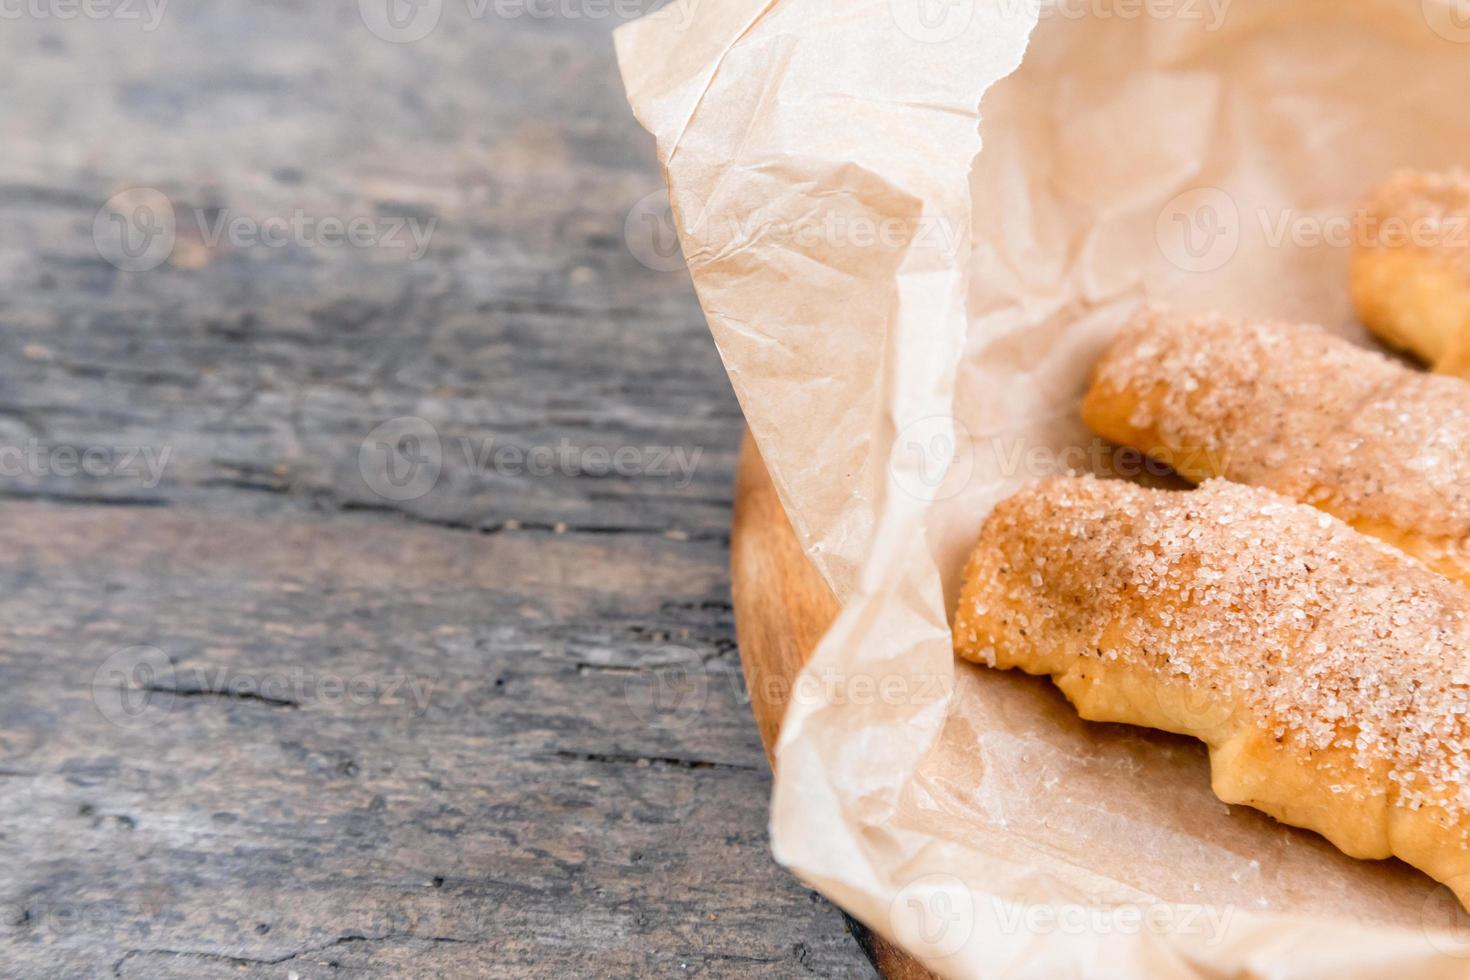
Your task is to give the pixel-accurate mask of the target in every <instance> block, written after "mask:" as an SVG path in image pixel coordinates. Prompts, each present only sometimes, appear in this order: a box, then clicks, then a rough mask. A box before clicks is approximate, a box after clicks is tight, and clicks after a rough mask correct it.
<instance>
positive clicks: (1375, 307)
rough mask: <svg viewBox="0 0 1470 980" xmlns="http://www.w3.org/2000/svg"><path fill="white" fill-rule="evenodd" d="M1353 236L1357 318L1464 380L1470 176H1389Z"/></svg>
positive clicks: (1468, 336) (1469, 365) (1469, 312)
mask: <svg viewBox="0 0 1470 980" xmlns="http://www.w3.org/2000/svg"><path fill="white" fill-rule="evenodd" d="M1355 238H1356V241H1355V242H1354V248H1353V258H1352V271H1351V277H1350V285H1351V290H1352V297H1353V305H1354V306H1356V307H1357V310H1358V316H1359V317H1360V318H1362V320H1363V322H1364V323H1365V324H1367V326H1368V328H1369V329H1370V330H1372V331H1373V332H1374V333H1375V334H1377V335H1378V336H1379V337H1380V338H1381V339H1382V340H1384V341H1385V342H1387V343H1389V344H1392V345H1393V346H1395V347H1400V348H1403V349H1405V350H1408V351H1411V352H1413V353H1414V354H1416V355H1417V356H1419V357H1420V358H1422V359H1423V360H1425V361H1427V362H1428V363H1430V364H1431V365H1433V366H1434V368H1435V370H1437V371H1441V372H1443V373H1446V374H1458V375H1461V376H1470V174H1467V173H1466V172H1465V171H1463V170H1452V171H1447V172H1444V173H1413V172H1404V173H1400V174H1398V175H1396V176H1394V177H1393V178H1392V179H1390V180H1388V181H1386V182H1385V183H1384V184H1382V185H1381V186H1380V187H1378V188H1377V189H1376V190H1375V191H1374V192H1373V194H1372V195H1371V196H1370V197H1369V198H1368V201H1367V203H1366V204H1365V205H1364V207H1363V213H1362V220H1361V221H1360V222H1359V228H1358V232H1357V234H1356V236H1355Z"/></svg>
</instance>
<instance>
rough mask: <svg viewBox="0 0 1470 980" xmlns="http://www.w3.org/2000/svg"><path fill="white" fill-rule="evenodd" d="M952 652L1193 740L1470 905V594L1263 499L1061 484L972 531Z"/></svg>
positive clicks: (1231, 490) (1215, 487)
mask: <svg viewBox="0 0 1470 980" xmlns="http://www.w3.org/2000/svg"><path fill="white" fill-rule="evenodd" d="M954 635H955V648H956V652H957V653H958V655H959V656H961V657H963V658H965V659H967V660H971V661H975V662H980V663H986V664H988V665H991V666H995V667H1000V668H1020V669H1022V670H1025V671H1027V672H1029V673H1035V674H1048V675H1050V676H1051V677H1052V678H1053V680H1055V681H1056V683H1057V684H1058V686H1059V687H1061V688H1062V690H1063V692H1064V693H1066V695H1067V696H1068V697H1069V698H1070V699H1071V700H1072V701H1073V703H1074V704H1075V705H1076V706H1077V708H1078V710H1079V712H1080V713H1081V714H1082V715H1083V716H1084V717H1087V718H1092V719H1096V720H1105V721H1120V722H1127V723H1132V724H1141V725H1146V726H1150V727H1155V728H1163V729H1167V730H1170V731H1176V732H1181V733H1184V734H1188V735H1193V736H1196V737H1198V738H1201V739H1203V740H1204V741H1205V742H1206V743H1208V745H1209V746H1210V755H1211V767H1212V780H1213V783H1214V787H1215V791H1216V793H1217V794H1218V795H1219V796H1220V797H1221V798H1222V799H1224V800H1226V801H1227V802H1235V803H1246V804H1249V805H1252V806H1255V807H1257V808H1259V809H1262V810H1264V811H1265V812H1267V813H1270V814H1272V815H1273V816H1276V817H1277V818H1278V819H1281V820H1283V821H1285V822H1288V823H1293V824H1296V825H1298V826H1304V827H1308V828H1311V829H1314V830H1317V831H1319V832H1320V833H1322V834H1324V835H1325V836H1326V837H1328V838H1329V839H1331V840H1332V841H1333V842H1334V843H1336V844H1337V845H1338V846H1339V847H1340V848H1342V849H1343V850H1344V851H1346V852H1347V853H1349V854H1352V855H1355V856H1359V857H1387V856H1389V855H1397V856H1399V857H1401V858H1403V859H1404V860H1406V861H1408V862H1410V863H1411V864H1414V865H1416V866H1418V867H1420V868H1422V869H1424V870H1425V871H1428V872H1429V873H1430V874H1431V875H1433V876H1435V877H1436V878H1439V879H1440V880H1441V881H1446V882H1450V883H1451V886H1452V887H1454V888H1455V889H1456V891H1457V892H1458V893H1460V894H1461V897H1462V899H1464V898H1466V897H1467V895H1470V889H1466V888H1465V887H1464V886H1465V885H1466V884H1470V878H1467V877H1464V876H1466V875H1470V849H1467V847H1466V841H1467V834H1470V592H1467V591H1466V590H1464V589H1463V588H1461V587H1459V586H1458V585H1456V584H1454V583H1452V582H1450V581H1448V580H1447V579H1445V578H1443V577H1441V576H1439V575H1437V574H1435V573H1433V572H1431V571H1429V570H1427V569H1425V568H1423V567H1422V566H1420V565H1419V564H1417V563H1416V562H1414V561H1412V560H1410V559H1408V558H1406V557H1405V556H1404V555H1403V554H1401V553H1400V552H1398V551H1397V550H1395V549H1394V548H1391V547H1389V546H1387V545H1384V544H1382V543H1381V542H1379V541H1376V540H1374V539H1372V538H1369V537H1366V536H1364V535H1362V534H1359V533H1357V532H1356V531H1354V530H1353V529H1352V528H1350V527H1348V526H1347V525H1346V524H1344V523H1343V522H1341V521H1339V520H1337V519H1335V518H1333V517H1331V516H1329V515H1327V514H1325V513H1323V512H1321V511H1320V510H1316V509H1314V508H1312V507H1308V506H1306V505H1303V504H1300V503H1297V502H1295V501H1292V500H1288V499H1287V498H1285V497H1283V496H1281V495H1279V494H1276V493H1272V492H1270V491H1267V490H1262V489H1257V488H1252V487H1247V486H1242V485H1239V484H1234V483H1229V482H1226V481H1223V480H1210V481H1207V482H1206V483H1204V484H1203V485H1201V486H1200V487H1199V488H1198V489H1197V490H1194V491H1189V492H1178V491H1162V490H1149V489H1145V488H1142V487H1138V486H1136V485H1133V484H1130V483H1126V482H1123V481H1116V480H1098V479H1095V478H1092V477H1069V478H1060V479H1056V480H1051V481H1048V482H1045V483H1042V484H1039V485H1036V486H1034V487H1031V488H1029V489H1026V490H1023V491H1022V492H1020V493H1018V494H1016V495H1015V496H1013V497H1011V498H1010V499H1008V500H1006V501H1004V502H1003V503H1001V504H1000V505H999V506H998V507H997V508H996V509H995V511H994V512H993V513H992V514H991V515H990V517H989V518H988V520H987V521H986V523H985V525H984V528H983V529H982V531H981V535H980V540H979V543H978V545H977V547H976V549H975V552H974V554H973V555H972V557H971V559H970V561H969V564H968V566H967V568H966V571H965V583H964V588H963V592H962V595H961V598H960V604H959V608H958V611H957V614H956V622H955V630H954Z"/></svg>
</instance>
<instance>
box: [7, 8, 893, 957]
mask: <svg viewBox="0 0 1470 980" xmlns="http://www.w3.org/2000/svg"><path fill="white" fill-rule="evenodd" d="M369 6H370V4H369ZM16 9H20V10H22V11H23V12H22V15H21V16H19V17H15V18H8V19H6V20H5V22H4V29H3V30H0V84H3V86H4V91H5V92H6V98H5V99H4V100H3V102H0V144H3V146H4V148H5V149H4V152H3V153H0V285H3V289H0V448H3V447H13V450H19V451H23V452H24V453H25V454H26V455H24V456H22V457H19V458H17V457H16V456H15V455H14V452H13V451H12V453H11V455H9V456H6V457H4V458H0V500H3V503H0V964H3V966H0V974H3V975H5V976H19V977H58V976H64V977H72V976H75V977H93V976H118V977H191V978H192V977H214V976H219V977H226V976H228V977H286V976H297V977H300V978H315V977H323V976H364V977H372V976H383V977H387V976H395V977H397V976H424V977H437V976H461V975H462V976H479V975H495V976H512V977H513V976H527V977H531V976H535V977H541V976H554V975H634V974H640V975H688V976H736V975H749V974H752V973H759V974H760V975H772V976H801V975H808V974H817V975H823V976H827V975H851V974H854V973H859V972H866V971H867V969H868V968H867V966H866V962H865V960H864V958H863V955H862V953H861V951H860V949H859V948H858V946H857V944H856V943H855V942H854V940H853V938H852V937H851V936H850V935H849V934H848V933H847V931H846V929H845V927H844V924H843V921H842V917H841V915H840V913H838V912H837V910H835V909H833V908H832V907H831V906H830V905H828V904H827V903H826V902H824V901H822V900H820V899H819V898H817V897H816V896H814V895H813V894H811V893H810V892H808V891H807V890H806V889H804V888H802V887H801V886H800V885H799V884H798V883H797V882H795V881H794V880H792V879H791V877H790V876H789V875H787V874H786V873H785V872H784V871H783V870H782V869H781V868H779V867H778V866H776V865H775V864H774V862H773V861H772V860H771V859H770V857H769V853H768V849H767V839H766V826H765V825H766V804H767V795H768V792H769V775H768V772H767V769H766V764H765V760H764V757H763V754H762V751H761V744H760V741H759V738H758V736H757V732H756V728H755V725H754V724H753V723H752V719H751V716H750V708H749V704H748V702H747V699H746V697H745V695H744V690H743V687H742V684H741V681H740V668H739V663H738V658H737V652H736V649H735V643H734V632H733V625H732V616H731V607H730V603H729V578H728V573H727V570H726V563H727V560H728V529H729V510H730V502H731V492H730V487H731V483H732V480H733V476H734V461H735V451H736V448H737V446H738V441H739V434H740V430H741V424H740V416H739V411H738V408H737V406H736V405H735V403H734V399H733V398H732V396H731V395H730V392H729V389H728V386H727V383H726V381H725V379H724V376H723V373H722V370H721V367H720V365H719V361H718V358H717V357H716V355H715V353H714V351H713V349H712V347H711V345H710V343H709V341H708V338H707V336H706V333H705V329H704V326H703V321H702V318H701V316H700V313H699V310H698V307H697V304H696V303H695V301H694V298H693V296H692V293H691V291H690V289H689V287H688V283H687V278H686V277H685V276H684V275H683V273H682V272H679V271H672V272H660V271H658V270H656V269H650V268H648V267H647V265H645V264H644V263H643V262H640V261H639V260H638V258H637V256H638V255H643V256H644V258H645V259H647V258H648V255H649V253H648V252H647V249H649V248H653V247H654V246H656V245H658V244H659V243H658V242H656V241H652V240H647V241H639V240H636V239H637V236H638V235H640V234H650V235H652V234H654V233H656V232H657V230H658V229H657V228H650V227H646V226H644V225H642V224H641V223H640V221H637V220H635V221H634V222H632V224H631V226H630V227H631V228H632V229H633V231H632V234H633V236H634V238H635V240H634V241H633V242H632V244H631V245H630V244H629V242H628V241H627V240H626V238H625V223H626V219H627V216H628V214H629V211H630V208H632V207H633V206H634V205H635V203H636V202H638V201H639V200H640V199H642V198H644V197H645V195H647V194H649V193H650V192H655V191H657V189H658V186H659V185H658V180H657V175H656V173H655V170H654V168H653V166H652V152H651V146H650V145H649V142H648V140H647V138H646V137H645V135H644V134H642V133H641V131H639V130H638V129H637V127H636V125H635V124H634V122H633V121H632V119H631V118H630V115H629V113H628V111H627V109H626V106H625V105H624V103H623V101H622V98H621V95H620V94H619V86H618V84H617V81H616V74H615V69H614V64H613V58H612V51H611V45H610V41H609V39H608V34H609V31H610V29H611V27H613V26H615V25H616V24H617V23H619V22H620V21H621V19H623V18H621V17H618V16H595V14H596V12H597V11H602V12H607V11H609V10H614V11H616V10H619V9H620V8H618V7H617V6H615V5H614V6H611V7H609V6H608V5H605V4H603V5H599V4H597V3H595V2H579V3H573V4H570V5H546V6H540V7H536V6H534V5H532V6H531V7H519V8H517V7H509V8H507V7H505V6H501V7H499V8H497V7H496V6H493V5H479V4H465V3H462V2H457V0H445V2H444V3H443V4H442V10H441V12H440V20H439V23H438V24H437V26H436V27H435V28H434V29H433V30H431V31H430V32H429V33H428V34H427V36H425V37H423V38H422V39H421V40H418V41H415V42H412V43H392V42H389V41H385V40H382V39H381V38H379V37H377V36H375V35H374V34H373V33H372V32H371V31H370V30H368V29H367V28H366V26H365V24H364V20H363V15H362V13H361V10H362V9H365V8H360V5H359V4H358V3H357V2H356V0H350V2H349V0H332V2H325V0H309V2H308V0H295V2H293V0H278V2H274V3H269V4H267V3H257V4H242V3H227V2H224V0H213V2H207V3H203V2H201V3H191V4H188V5H185V4H182V3H179V4H177V6H175V5H168V6H166V7H164V8H163V9H162V11H161V18H160V19H159V20H158V24H157V27H156V29H154V30H148V29H146V25H147V22H148V19H149V17H150V8H149V7H148V6H147V5H146V4H144V3H142V0H139V2H137V3H134V4H132V5H130V6H128V7H118V6H116V5H114V6H113V7H111V8H103V9H110V10H112V11H113V13H112V14H111V15H109V16H105V17H102V18H100V19H94V18H92V17H88V16H77V17H74V18H72V19H66V20H63V19H60V18H59V17H56V16H42V15H41V14H38V13H37V12H36V10H37V9H39V10H40V11H41V12H42V13H44V12H46V11H48V10H49V11H51V12H53V13H55V12H57V11H62V10H67V9H74V8H70V7H67V6H66V5H65V4H53V5H51V6H47V5H46V4H45V3H42V4H41V5H40V7H39V8H34V7H31V6H27V7H17V8H16ZM151 9H153V10H157V5H156V4H155V6H154V7H153V8H151ZM517 9H519V10H521V11H522V13H521V14H520V15H516V14H515V13H514V11H515V10H517ZM621 9H623V10H626V9H627V8H621ZM124 10H132V11H137V12H138V13H139V15H140V17H141V21H139V20H132V19H126V18H124V17H123V16H122V13H123V11H124ZM533 10H534V11H537V12H542V13H544V12H547V11H550V12H552V13H553V16H551V17H542V16H535V15H533V14H532V11H533ZM137 187H145V188H152V189H154V190H156V191H157V192H159V193H161V194H162V195H164V197H165V198H166V199H167V201H168V202H169V203H170V204H171V206H172V207H173V209H174V213H175V221H174V225H173V227H174V230H175V239H176V240H175V242H174V245H173V248H172V250H171V251H170V252H169V253H168V255H167V258H166V260H165V261H162V263H161V264H160V265H158V266H157V267H156V268H154V269H151V270H149V271H139V272H128V271H123V270H121V269H119V268H117V266H116V265H115V264H113V263H112V262H109V261H108V259H107V258H106V257H105V256H112V257H113V258H114V259H115V258H116V254H115V253H114V252H111V251H109V249H110V248H111V244H110V243H109V241H108V240H106V235H107V234H108V231H107V229H108V228H109V227H110V226H109V225H108V223H107V215H108V214H109V213H113V212H108V211H104V212H103V215H102V219H101V222H102V223H101V227H102V231H101V232H97V231H95V229H96V228H97V227H98V221H99V218H98V213H99V208H101V207H102V205H103V203H104V201H107V200H108V199H109V197H111V196H112V195H114V194H115V193H116V192H118V191H120V190H123V189H126V188H137ZM115 210H116V206H115V207H114V211H115ZM295 214H300V215H303V216H305V217H308V218H311V219H314V220H320V219H322V218H337V219H340V220H343V221H347V220H349V219H352V218H354V217H361V216H367V217H369V218H371V219H372V220H373V221H375V222H377V223H378V224H377V225H375V227H376V229H377V231H378V233H379V234H380V235H386V234H388V231H387V228H388V224H387V223H386V222H387V221H388V219H393V218H414V219H417V220H418V221H419V222H420V225H421V227H422V226H426V225H427V223H428V222H429V221H431V220H432V221H433V222H434V223H435V224H434V227H433V231H432V234H431V237H430V239H429V241H428V245H427V249H426V250H425V251H424V252H423V254H422V256H421V257H418V258H416V259H415V258H412V257H410V256H409V255H407V254H405V250H404V249H401V248H397V247H392V246H389V245H386V244H384V243H382V242H379V243H378V244H377V245H369V246H366V247H355V246H347V247H331V246H327V245H323V244H321V243H320V242H312V241H308V240H306V238H305V237H303V236H297V237H296V238H295V239H294V240H293V241H288V243H287V244H286V245H284V246H283V247H272V246H270V245H267V244H265V243H263V242H261V241H258V240H256V241H252V240H250V239H249V237H248V235H247V236H245V237H241V238H236V239H231V238H229V237H228V236H227V237H226V238H225V239H224V240H221V241H218V242H216V243H214V244H211V242H210V240H209V235H210V230H211V229H212V228H218V227H222V226H220V225H218V224H217V221H218V219H219V218H221V217H224V218H226V219H229V218H243V219H245V220H246V222H247V224H248V223H250V222H260V221H261V220H263V219H267V218H271V217H284V218H288V219H289V218H290V217H291V216H292V215H295ZM134 216H135V214H133V213H131V212H125V213H124V217H134ZM640 229H641V230H640ZM293 234H294V233H293ZM99 237H100V238H101V239H102V241H101V243H100V244H99V240H98V239H99ZM655 254H656V253H655ZM650 264H653V265H661V264H662V263H660V262H657V261H655V262H651V263H650ZM404 416H412V417H416V418H421V419H424V420H426V422H427V423H428V424H429V425H431V426H432V430H431V431H432V432H433V434H434V438H436V439H437V440H438V443H437V453H435V454H431V456H430V457H429V458H432V459H434V460H436V461H437V462H438V464H439V470H440V472H439V473H438V475H437V479H435V480H433V481H432V483H431V484H430V485H428V486H427V487H426V488H424V492H423V493H422V494H420V495H418V496H411V497H406V498H405V497H404V494H402V493H398V492H396V490H395V489H394V488H393V487H391V486H390V487H389V488H388V493H387V494H384V493H382V492H379V490H381V489H382V488H383V483H382V478H383V474H384V472H385V471H383V470H382V469H381V467H380V465H379V463H378V462H376V460H378V458H379V456H377V455H375V453H379V454H380V453H384V452H396V451H398V450H402V451H403V452H404V454H405V458H407V456H408V450H409V449H413V450H414V452H415V453H417V454H419V455H422V453H423V451H424V450H425V446H424V445H423V444H422V442H419V443H414V444H412V445H411V446H410V445H407V444H405V443H403V442H402V441H401V440H400V441H397V442H395V441H394V440H395V439H397V438H398V436H400V435H403V432H402V431H399V430H393V429H391V428H390V429H389V430H379V431H378V436H379V437H383V433H384V431H387V432H389V433H390V435H389V436H387V437H386V438H387V440H388V442H389V445H388V447H387V448H386V449H385V448H384V447H383V446H382V445H380V443H382V442H383V438H376V439H375V438H373V434H374V430H375V429H376V427H378V426H380V425H382V424H383V423H386V422H390V421H391V420H393V419H395V418H399V417H404ZM413 424H414V425H416V424H417V423H413ZM401 425H402V423H400V428H401ZM409 434H410V435H415V434H422V433H418V432H417V431H410V432H409ZM506 446H510V447H515V448H516V449H517V450H519V451H521V452H529V451H534V450H536V449H537V447H543V448H544V450H545V452H546V453H556V452H559V453H560V456H558V457H555V458H556V459H557V460H558V461H557V462H555V463H554V464H552V467H551V472H549V473H547V472H528V471H527V467H526V466H525V465H524V462H523V463H522V465H519V466H517V465H513V460H514V458H515V457H514V454H512V456H511V457H501V460H500V462H497V461H496V457H495V455H494V453H495V451H496V450H497V449H501V448H503V447H506ZM139 447H142V448H145V449H147V450H148V451H149V452H151V454H152V455H151V457H149V456H144V455H142V454H134V450H136V449H137V448H139ZM558 447H563V448H558ZM589 447H598V448H599V449H602V450H608V451H611V450H615V449H617V448H619V447H631V449H633V450H635V451H636V453H635V455H634V456H625V457H624V464H625V465H623V466H622V467H621V472H620V471H618V470H615V469H613V468H612V467H611V466H610V464H609V462H603V457H601V456H600V455H598V453H597V452H593V453H590V454H589V453H588V452H586V450H587V449H588V448H589ZM675 448H677V449H680V450H682V451H683V452H684V453H685V456H684V460H685V462H686V463H687V462H688V461H689V460H690V459H691V458H694V454H695V453H698V456H697V461H696V462H695V463H694V465H692V468H690V469H688V470H680V469H679V467H678V466H677V465H675V464H671V463H669V462H668V461H667V459H666V460H665V461H664V462H663V463H662V464H660V463H659V462H658V459H657V457H659V455H660V453H661V452H664V451H665V450H669V449H675ZM88 450H91V453H90V454H88ZM73 454H75V457H76V459H75V460H73V458H72V457H73ZM165 454H166V455H165ZM385 458H386V457H385ZM150 459H151V463H150ZM523 459H524V458H523ZM82 460H90V463H89V465H88V466H87V468H86V471H83V470H82V467H81V461H82ZM560 460H568V462H561V461H560ZM125 462H126V463H128V465H127V466H124V463H125ZM400 462H401V461H400ZM150 465H151V466H153V467H154V471H153V473H152V474H150V471H149V470H148V467H149V466H150ZM154 474H156V475H157V476H158V477H159V478H158V479H157V480H156V481H155V480H154V479H153V478H152V475H154ZM686 476H687V480H686V479H685V477H686ZM375 487H376V488H378V489H375ZM398 498H404V499H398Z"/></svg>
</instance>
